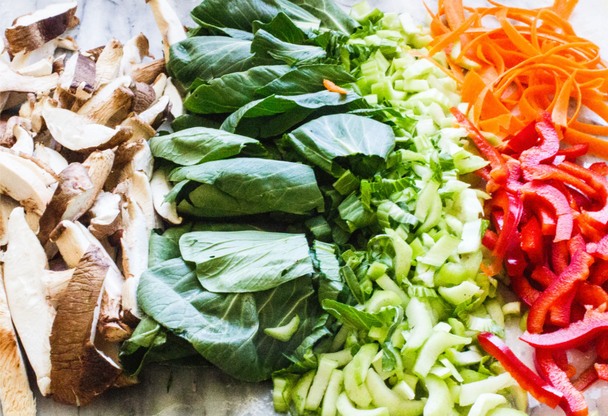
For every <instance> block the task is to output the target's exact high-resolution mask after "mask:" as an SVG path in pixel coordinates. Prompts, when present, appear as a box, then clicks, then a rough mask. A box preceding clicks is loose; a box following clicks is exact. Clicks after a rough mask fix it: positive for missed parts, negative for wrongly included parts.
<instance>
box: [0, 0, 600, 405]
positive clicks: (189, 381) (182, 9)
mask: <svg viewBox="0 0 608 416" xmlns="http://www.w3.org/2000/svg"><path fill="white" fill-rule="evenodd" d="M63 1H66V0H0V30H2V31H4V29H5V28H6V27H8V26H10V25H11V23H12V21H13V20H14V19H15V18H16V17H18V16H21V15H23V14H26V13H29V12H32V11H34V10H37V9H39V8H42V7H44V6H46V5H48V4H51V3H60V2H63ZM168 1H169V2H170V3H172V5H173V6H174V7H175V9H176V10H177V12H178V14H179V16H180V18H181V19H182V22H183V23H184V24H185V25H186V26H191V25H193V23H192V20H191V19H190V16H189V11H190V10H191V9H192V8H193V7H194V6H196V5H197V4H198V3H199V2H200V0H168ZM359 1H360V0H338V3H340V4H341V5H343V6H344V7H345V8H347V7H349V6H352V5H353V4H356V3H358V2H359ZM369 3H370V4H372V5H373V6H376V7H379V8H380V9H382V10H384V11H394V12H403V11H408V12H410V14H412V16H413V17H414V18H415V19H416V20H418V21H424V18H425V15H426V11H425V9H424V6H423V4H422V0H369ZM426 3H427V4H428V5H429V6H430V7H431V9H436V4H437V0H427V1H426ZM465 3H466V4H467V5H471V6H482V5H487V3H486V2H485V0H465ZM503 3H504V4H508V5H509V6H517V7H528V8H532V7H539V6H544V5H548V4H551V3H552V0H503ZM77 16H78V17H79V18H80V24H79V26H78V27H77V28H76V29H75V30H73V31H72V33H71V35H72V36H75V37H76V39H77V41H78V44H79V45H80V47H81V48H82V49H85V50H86V49H90V48H95V47H97V46H101V45H104V44H106V43H107V41H108V40H109V39H111V38H112V37H115V38H117V39H119V40H121V41H122V42H126V41H127V40H128V39H130V38H131V37H132V36H134V35H136V34H138V33H139V32H143V33H144V34H145V35H146V36H147V37H148V39H149V40H150V47H151V48H150V49H151V52H152V54H153V55H155V56H156V57H157V58H159V57H161V56H162V45H161V36H160V33H159V32H158V30H157V28H156V24H155V22H154V18H153V16H152V13H151V11H150V10H149V8H148V6H147V5H146V4H145V1H144V0H84V1H83V0H79V7H78V12H77ZM570 22H571V23H572V25H573V26H574V28H575V29H576V31H577V33H578V34H579V35H580V36H583V37H586V38H588V39H591V40H592V41H594V42H595V43H597V44H598V45H600V47H601V48H602V50H603V51H604V53H608V52H607V51H608V36H606V34H605V33H606V30H605V27H606V24H607V23H608V0H580V1H579V5H578V6H577V8H576V9H575V11H574V14H573V16H572V18H571V20H570ZM509 339H510V343H511V344H513V345H518V346H519V350H518V354H520V355H522V354H523V355H524V356H525V361H526V362H527V363H529V364H531V355H530V354H529V352H526V350H525V349H523V348H522V347H521V345H520V344H521V342H520V341H518V340H517V335H516V334H513V333H512V334H510V335H509ZM583 358H584V357H583ZM0 371H2V369H0ZM140 378H141V381H142V382H141V383H140V384H138V385H136V386H132V387H128V388H123V389H120V390H112V391H108V392H106V393H105V394H104V395H103V396H102V397H101V398H99V399H98V400H97V401H96V402H94V403H93V404H92V405H90V406H89V407H86V408H83V409H78V408H75V407H69V406H64V405H60V404H57V403H55V402H53V401H52V400H49V399H45V398H42V397H40V395H39V394H38V395H37V403H38V409H39V410H38V414H39V415H41V416H74V415H80V416H102V415H103V416H110V415H112V416H113V415H122V416H185V415H205V416H266V415H275V413H274V411H273V410H272V398H271V388H272V385H271V383H270V382H267V383H257V384H251V383H242V382H238V381H235V380H234V379H232V378H230V377H228V376H226V375H224V374H222V373H221V372H220V371H219V370H217V369H214V368H169V367H163V366H156V367H149V368H147V369H146V370H144V372H143V373H142V375H141V377H140ZM32 386H34V388H35V383H33V384H32ZM607 392H608V383H606V382H601V383H598V384H597V385H596V387H595V388H593V389H590V391H588V392H586V394H585V395H586V397H587V398H588V399H590V402H591V403H590V404H591V410H593V409H595V408H596V402H597V406H598V407H597V408H598V409H600V415H605V414H608V393H607ZM531 414H532V415H534V416H556V415H562V414H563V413H562V412H561V410H557V411H551V410H550V409H547V408H545V407H542V408H538V407H536V408H534V409H533V410H532V411H531ZM0 415H1V412H0Z"/></svg>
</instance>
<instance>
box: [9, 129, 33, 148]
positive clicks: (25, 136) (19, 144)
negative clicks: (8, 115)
mask: <svg viewBox="0 0 608 416" xmlns="http://www.w3.org/2000/svg"><path fill="white" fill-rule="evenodd" d="M13 134H14V135H15V138H16V139H17V141H16V142H15V144H14V145H13V146H12V147H11V149H12V150H14V151H16V152H20V153H23V154H25V155H28V156H32V155H33V154H34V139H33V138H32V135H31V134H29V133H28V132H27V130H25V129H24V128H23V127H21V126H20V125H18V124H17V125H15V127H13Z"/></svg>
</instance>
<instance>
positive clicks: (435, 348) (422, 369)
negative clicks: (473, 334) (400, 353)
mask: <svg viewBox="0 0 608 416" xmlns="http://www.w3.org/2000/svg"><path fill="white" fill-rule="evenodd" d="M471 341H472V340H471V338H465V337H459V336H456V335H453V334H449V333H447V332H443V331H434V332H433V333H432V334H431V336H430V337H429V339H427V340H426V342H425V343H424V345H423V346H422V348H421V350H420V352H419V353H418V358H417V359H416V364H415V365H414V374H416V375H417V376H419V377H426V376H427V374H428V373H429V371H430V370H431V368H432V367H433V365H434V364H435V362H436V361H437V358H438V357H439V355H441V354H442V353H443V352H444V351H445V350H446V349H447V348H450V347H455V346H459V345H467V344H470V343H471Z"/></svg>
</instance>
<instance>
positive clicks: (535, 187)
mask: <svg viewBox="0 0 608 416" xmlns="http://www.w3.org/2000/svg"><path fill="white" fill-rule="evenodd" d="M521 194H522V198H523V200H524V202H526V201H530V202H537V203H541V204H545V205H546V206H548V207H550V208H551V209H552V210H553V211H554V213H555V216H556V217H557V225H556V228H555V239H554V240H553V241H554V242H558V241H563V240H568V239H570V237H571V236H572V228H573V226H574V222H573V219H572V210H571V208H570V205H569V204H568V201H567V200H566V197H565V196H564V195H563V194H562V193H561V192H560V191H559V190H557V189H556V188H554V187H553V186H551V185H546V184H542V183H537V182H528V183H526V184H525V185H524V186H522V188H521Z"/></svg>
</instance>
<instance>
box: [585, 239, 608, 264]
mask: <svg viewBox="0 0 608 416" xmlns="http://www.w3.org/2000/svg"><path fill="white" fill-rule="evenodd" d="M587 253H589V254H592V255H594V256H595V257H599V258H600V259H602V260H608V235H605V236H604V237H602V239H601V240H600V241H598V242H597V243H589V244H587Z"/></svg>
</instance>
